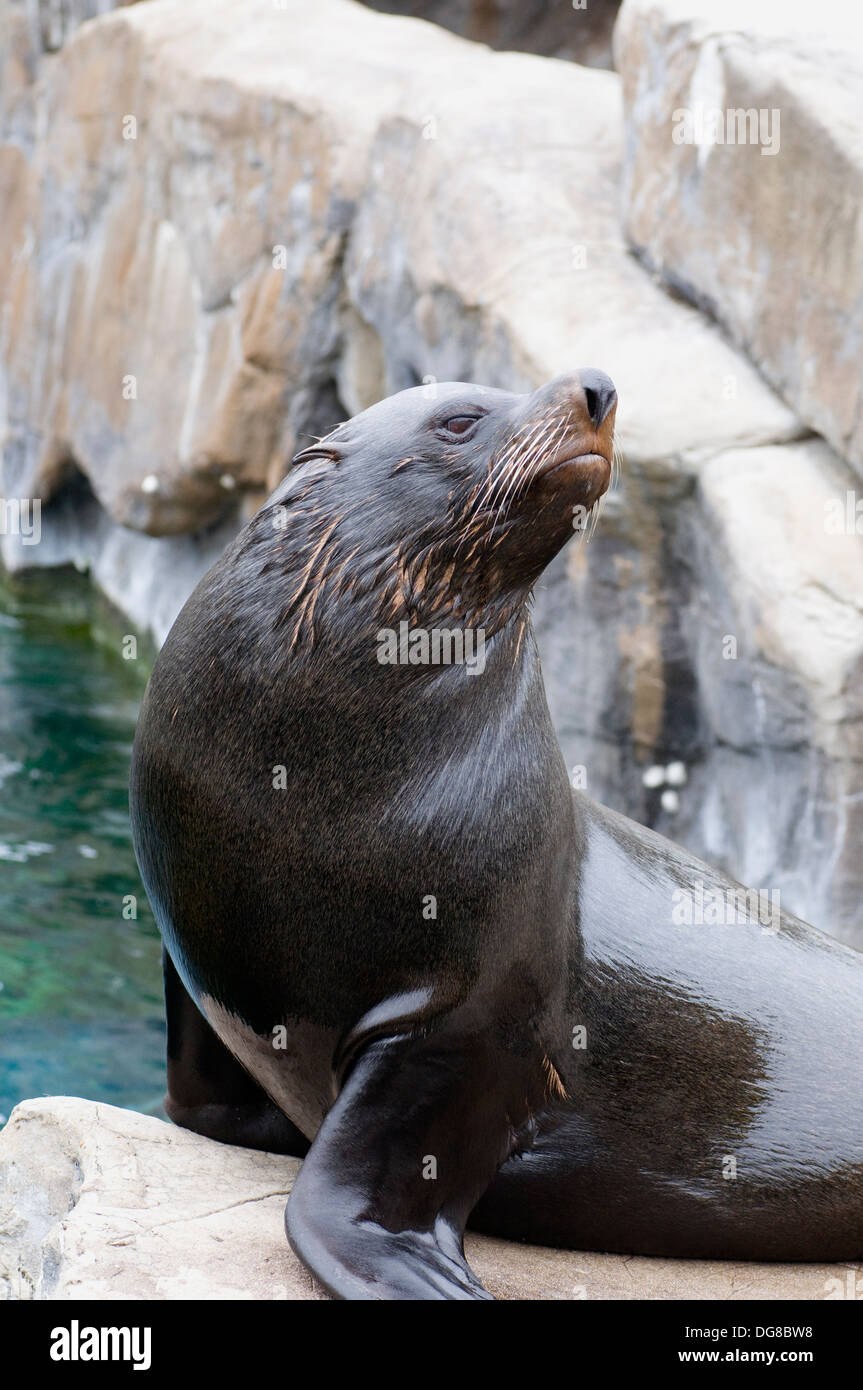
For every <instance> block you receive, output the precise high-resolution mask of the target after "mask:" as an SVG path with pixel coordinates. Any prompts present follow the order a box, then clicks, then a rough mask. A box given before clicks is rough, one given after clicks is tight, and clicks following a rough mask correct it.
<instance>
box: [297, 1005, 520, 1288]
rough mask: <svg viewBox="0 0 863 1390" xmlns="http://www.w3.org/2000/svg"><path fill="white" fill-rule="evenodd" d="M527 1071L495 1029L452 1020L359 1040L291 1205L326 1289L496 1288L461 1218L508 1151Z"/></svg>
mask: <svg viewBox="0 0 863 1390" xmlns="http://www.w3.org/2000/svg"><path fill="white" fill-rule="evenodd" d="M523 1073H524V1062H523V1060H519V1062H518V1063H516V1062H515V1061H514V1060H513V1059H511V1058H509V1057H508V1055H507V1054H504V1056H503V1057H502V1056H501V1054H500V1053H499V1052H497V1051H496V1050H495V1049H494V1048H493V1047H492V1046H490V1045H489V1042H488V1039H487V1037H483V1036H480V1035H474V1036H472V1037H468V1038H466V1037H465V1036H464V1035H462V1036H458V1035H454V1034H453V1033H452V1032H450V1031H448V1030H447V1031H441V1032H432V1033H430V1034H424V1035H421V1036H417V1035H414V1036H410V1037H399V1038H379V1039H378V1040H376V1041H374V1042H372V1043H370V1045H369V1046H368V1047H367V1048H366V1050H365V1051H363V1052H362V1054H361V1055H360V1057H359V1060H358V1061H357V1062H356V1063H355V1065H354V1068H353V1070H352V1072H351V1073H350V1075H349V1077H348V1080H347V1082H346V1084H345V1086H344V1088H343V1090H342V1092H341V1094H340V1095H339V1098H338V1100H337V1101H336V1102H335V1104H334V1105H333V1108H332V1109H331V1110H330V1112H329V1114H328V1115H327V1117H326V1119H325V1120H324V1123H323V1125H322V1126H321V1128H320V1130H319V1131H318V1134H317V1137H316V1138H315V1140H314V1143H313V1144H312V1148H311V1151H310V1152H309V1155H308V1157H307V1158H306V1160H305V1163H304V1164H303V1167H302V1169H301V1171H300V1174H299V1177H298V1178H297V1181H296V1182H295V1184H294V1189H293V1192H292V1193H291V1196H290V1199H289V1201H288V1205H287V1210H286V1212H285V1226H286V1230H287V1233H288V1239H289V1241H290V1243H291V1246H292V1248H293V1250H294V1251H295V1253H296V1254H297V1255H298V1256H299V1257H300V1259H301V1260H302V1261H303V1263H304V1264H305V1265H306V1266H307V1267H308V1269H310V1270H311V1272H312V1273H313V1274H314V1275H315V1276H316V1277H317V1278H318V1279H319V1280H320V1282H321V1283H322V1284H323V1285H324V1287H325V1288H326V1289H327V1291H328V1292H329V1293H331V1294H332V1295H333V1296H334V1297H336V1298H344V1299H489V1298H491V1294H489V1293H488V1292H487V1291H486V1290H485V1289H484V1288H483V1286H482V1284H481V1283H480V1282H479V1280H478V1279H477V1277H476V1275H475V1274H474V1273H473V1272H472V1270H471V1269H470V1267H469V1265H468V1264H467V1261H466V1260H465V1256H464V1249H463V1237H464V1228H465V1223H466V1221H467V1218H468V1216H469V1214H470V1212H471V1209H472V1208H473V1206H474V1204H475V1203H476V1201H477V1200H478V1198H479V1197H480V1195H481V1194H482V1192H484V1191H485V1189H486V1187H487V1186H488V1184H489V1183H490V1182H491V1180H492V1178H493V1177H494V1174H495V1172H496V1171H497V1168H498V1166H499V1165H500V1163H501V1162H502V1161H503V1160H504V1159H505V1158H506V1157H507V1156H508V1154H509V1153H510V1152H511V1149H512V1143H513V1130H512V1127H511V1123H510V1114H511V1113H512V1111H511V1109H510V1108H509V1104H510V1103H511V1102H512V1100H513V1097H514V1095H515V1094H516V1093H517V1094H518V1095H519V1096H520V1097H521V1103H522V1104H523V1103H524V1097H525V1095H526V1094H528V1087H527V1086H526V1085H525V1080H526V1078H525V1076H524V1074H523ZM516 1103H518V1102H516Z"/></svg>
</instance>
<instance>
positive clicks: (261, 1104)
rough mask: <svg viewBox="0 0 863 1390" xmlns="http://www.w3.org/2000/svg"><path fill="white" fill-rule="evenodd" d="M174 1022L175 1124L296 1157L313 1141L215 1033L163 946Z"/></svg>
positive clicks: (171, 1104) (170, 1106)
mask: <svg viewBox="0 0 863 1390" xmlns="http://www.w3.org/2000/svg"><path fill="white" fill-rule="evenodd" d="M162 969H163V973H164V977H165V1011H166V1014H167V1020H168V1093H167V1095H166V1096H165V1102H164V1104H165V1113H166V1114H167V1116H168V1118H169V1119H171V1120H173V1122H174V1124H175V1125H180V1126H181V1127H182V1128H183V1129H191V1130H194V1132H195V1133H196V1134H203V1135H205V1136H206V1137H207V1138H208V1139H217V1140H218V1141H219V1142H220V1143H222V1144H238V1145H240V1146H241V1147H243V1148H246V1149H265V1150H267V1151H268V1152H269V1153H281V1154H293V1155H294V1156H295V1157H297V1158H302V1156H303V1154H305V1153H306V1152H307V1150H308V1147H309V1141H308V1140H307V1139H306V1137H305V1136H304V1135H303V1134H301V1133H300V1131H299V1130H298V1129H297V1127H296V1125H294V1124H292V1123H291V1121H290V1120H289V1119H288V1117H287V1116H286V1115H283V1114H282V1112H281V1110H280V1109H279V1108H278V1106H277V1105H275V1104H274V1103H273V1101H271V1100H270V1097H269V1096H268V1095H267V1093H266V1091H264V1090H262V1089H261V1087H260V1086H259V1085H258V1083H257V1081H255V1080H253V1079H252V1077H251V1076H250V1075H249V1073H248V1072H247V1071H246V1069H245V1067H243V1066H241V1065H240V1063H239V1062H238V1061H237V1059H236V1057H234V1055H233V1053H231V1052H229V1051H228V1049H227V1048H226V1047H225V1045H224V1043H223V1042H221V1041H220V1039H219V1038H218V1037H217V1036H216V1034H215V1033H214V1032H213V1030H212V1028H211V1027H210V1025H209V1023H208V1022H207V1020H206V1019H205V1018H204V1015H203V1014H202V1013H201V1011H200V1009H199V1008H198V1006H197V1004H196V1003H195V1001H194V1000H193V999H192V997H191V996H190V994H189V993H188V991H187V989H186V986H185V985H184V984H183V981H182V980H181V979H180V976H179V975H178V974H177V968H176V966H175V965H174V962H173V961H172V960H171V957H170V956H169V954H168V952H167V951H166V950H165V948H164V947H163V948H162Z"/></svg>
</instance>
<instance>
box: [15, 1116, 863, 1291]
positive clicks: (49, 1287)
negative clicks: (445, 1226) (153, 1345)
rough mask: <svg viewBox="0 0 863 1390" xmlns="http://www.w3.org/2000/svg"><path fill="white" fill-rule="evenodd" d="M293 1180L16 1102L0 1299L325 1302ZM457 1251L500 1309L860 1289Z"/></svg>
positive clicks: (641, 1264)
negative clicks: (300, 1242) (286, 1216)
mask: <svg viewBox="0 0 863 1390" xmlns="http://www.w3.org/2000/svg"><path fill="white" fill-rule="evenodd" d="M298 1170H299V1163H298V1161H297V1160H296V1159H290V1158H282V1157H279V1156H277V1155H275V1154H261V1153H255V1152H253V1151H252V1150H250V1149H236V1148H231V1147H228V1146H227V1145H224V1144H216V1143H213V1142H212V1141H210V1140H208V1139H202V1138H200V1137H199V1136H198V1135H195V1134H190V1133H189V1132H188V1131H186V1130H180V1129H175V1128H174V1127H173V1126H172V1125H168V1124H165V1123H164V1122H163V1121H161V1120H157V1119H154V1118H152V1117H150V1116H145V1115H138V1114H136V1113H134V1112H133V1111H129V1110H118V1109H116V1108H115V1107H114V1106H111V1105H99V1104H95V1103H93V1102H92V1101H86V1100H77V1099H74V1098H72V1097H68V1096H60V1097H50V1098H47V1099H42V1100H29V1101H24V1102H23V1103H22V1104H21V1105H18V1106H16V1108H15V1109H14V1110H13V1112H12V1115H11V1116H10V1119H9V1123H8V1124H7V1125H6V1127H5V1129H3V1130H2V1131H0V1298H6V1299H16V1300H17V1299H55V1300H63V1299H71V1298H75V1299H94V1300H99V1301H101V1300H111V1299H160V1300H161V1299H188V1298H196V1299H197V1298H202V1299H213V1300H215V1299H231V1300H233V1299H313V1298H323V1297H325V1296H326V1295H325V1294H324V1293H323V1291H322V1290H321V1289H320V1288H319V1286H317V1285H316V1284H315V1282H314V1281H313V1280H312V1278H311V1277H310V1276H309V1275H308V1274H307V1273H306V1272H305V1270H304V1269H303V1268H302V1266H301V1265H300V1264H299V1261H298V1260H297V1259H296V1258H295V1257H294V1255H293V1253H292V1252H291V1250H290V1249H289V1247H288V1245H287V1241H286V1240H285V1235H284V1226H283V1213H284V1206H285V1201H286V1200H287V1195H288V1193H289V1192H290V1189H291V1185H292V1183H293V1181H294V1178H295V1177H296V1175H297V1172H298ZM466 1248H467V1253H468V1258H469V1259H470V1260H471V1263H472V1264H473V1266H474V1268H475V1269H476V1271H477V1273H478V1274H479V1275H480V1277H481V1278H482V1279H483V1280H484V1282H485V1283H486V1285H487V1287H488V1288H489V1290H490V1291H491V1292H492V1293H494V1295H495V1296H496V1297H497V1298H499V1299H505V1300H506V1299H536V1300H539V1299H604V1298H615V1299H618V1298H619V1299H635V1298H638V1299H670V1298H702V1299H728V1298H734V1299H739V1298H743V1299H757V1298H786V1299H811V1298H843V1297H848V1296H852V1297H853V1293H854V1289H855V1288H856V1286H857V1280H858V1278H859V1275H860V1270H859V1268H858V1267H856V1266H848V1267H846V1266H844V1265H758V1264H739V1263H735V1264H731V1263H724V1262H713V1261H707V1260H652V1259H645V1258H636V1259H627V1258H625V1257H623V1256H618V1255H597V1254H592V1253H591V1254H587V1253H583V1252H573V1251H560V1250H550V1249H542V1248H539V1247H536V1246H530V1245H516V1244H511V1243H510V1242H508V1241H502V1240H493V1239H490V1238H488V1237H485V1236H476V1235H469V1236H468V1240H467V1246H466ZM860 1288H861V1289H863V1282H861V1284H860Z"/></svg>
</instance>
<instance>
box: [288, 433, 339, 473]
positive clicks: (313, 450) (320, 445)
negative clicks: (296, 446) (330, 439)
mask: <svg viewBox="0 0 863 1390" xmlns="http://www.w3.org/2000/svg"><path fill="white" fill-rule="evenodd" d="M312 459H322V460H328V461H329V462H330V463H341V459H342V454H341V450H340V449H338V448H337V447H336V445H335V444H327V442H326V441H325V440H318V442H317V444H309V445H307V447H306V448H305V449H301V450H300V452H299V453H298V454H294V457H293V458H292V459H291V467H292V468H296V467H298V466H299V464H301V463H309V462H310V460H312Z"/></svg>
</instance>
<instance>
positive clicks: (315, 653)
mask: <svg viewBox="0 0 863 1390" xmlns="http://www.w3.org/2000/svg"><path fill="white" fill-rule="evenodd" d="M615 408H616V396H615V392H614V388H613V386H612V384H611V382H610V381H609V380H608V378H607V377H605V376H604V375H603V374H602V373H599V372H594V371H583V372H580V373H575V374H572V375H570V376H565V377H561V378H559V379H557V380H555V381H553V382H551V383H549V384H548V385H546V386H543V387H542V388H540V389H539V390H537V391H535V392H533V393H528V394H525V395H519V394H511V393H508V392H504V391H499V390H490V389H484V388H481V387H478V386H474V385H470V384H465V383H449V384H446V385H439V386H437V387H434V388H426V387H418V388H414V389H412V390H408V391H404V392H401V393H400V394H398V395H396V396H394V397H391V398H389V399H387V400H384V401H382V402H380V403H379V404H377V405H375V406H373V407H372V408H371V409H369V410H366V411H364V412H363V413H362V414H360V415H358V416H357V417H355V418H354V419H352V420H350V421H348V422H347V423H346V424H344V425H342V426H340V427H339V428H337V429H336V430H334V431H333V433H332V434H330V435H328V436H327V437H326V438H324V439H322V440H320V441H319V442H317V443H315V444H313V445H312V446H311V447H310V448H307V449H304V450H303V451H302V452H301V453H300V454H298V455H297V458H296V460H295V462H294V467H293V469H292V470H291V471H290V472H289V474H288V476H287V477H286V478H285V480H284V481H283V482H282V483H281V485H280V486H279V487H278V488H277V489H276V491H275V492H274V493H273V495H272V496H271V497H270V498H269V500H268V501H267V503H266V504H265V505H264V506H263V508H262V509H261V510H260V511H259V512H258V513H257V515H256V516H255V517H254V518H253V519H252V521H251V522H250V523H249V524H248V526H247V527H246V528H245V530H244V531H243V532H242V533H241V534H240V535H239V536H238V537H237V539H236V541H235V542H234V543H233V544H232V545H231V546H230V548H229V549H228V550H227V552H226V553H225V554H224V556H223V557H222V558H221V559H220V560H219V561H218V562H217V564H216V565H215V566H214V567H213V568H212V569H211V570H210V572H209V573H208V574H207V575H206V576H205V578H204V579H203V580H202V582H201V583H200V585H199V586H198V588H197V589H196V591H195V592H194V594H193V595H192V597H191V598H190V599H189V601H188V603H187V604H186V606H185V608H184V609H183V611H182V613H181V614H180V616H179V617H178V619H177V621H176V623H175V625H174V628H173V630H172V632H171V634H170V636H169V638H168V640H167V641H166V643H165V645H164V647H163V649H162V651H161V653H160V655H159V657H158V660H157V662H156V665H155V669H154V671H153V675H152V678H151V681H150V684H149V687H148V690H147V694H146V697H145V700H144V704H143V707H142V711H141V716H140V720H139V724H138V730H137V735H136V740H135V748H134V754H133V763H132V777H131V809H132V825H133V833H134V841H135V848H136V852H137V856H138V862H139V864H140V867H141V873H142V875H143V879H144V883H145V886H146V889H147V892H148V894H149V897H150V900H151V902H152V905H153V909H154V912H155V915H156V919H157V921H158V924H159V927H160V929H161V932H162V934H163V938H164V942H165V946H166V961H165V965H166V998H167V1010H168V1097H167V1101H166V1104H167V1109H168V1113H169V1114H170V1115H171V1117H172V1118H173V1119H174V1120H175V1121H177V1122H178V1123H180V1124H184V1125H187V1126H188V1127H190V1128H192V1129H195V1130H198V1131H199V1132H201V1133H204V1134H208V1135H211V1136H212V1137H214V1138H217V1139H220V1140H224V1141H226V1142H230V1143H239V1144H249V1145H252V1146H258V1147H263V1148H270V1149H274V1150H277V1151H281V1152H287V1153H305V1152H306V1150H307V1149H308V1155H307V1157H306V1158H305V1162H304V1164H303V1167H302V1170H301V1172H300V1175H299V1178H298V1180H297V1182H296V1184H295V1187H294V1190H293V1193H292V1195H291V1198H290V1201H289V1203H288V1206H287V1212H286V1227H287V1232H288V1237H289V1239H290V1242H291V1244H292V1246H293V1248H294V1250H295V1251H296V1252H297V1253H298V1255H299V1256H300V1258H301V1259H302V1260H303V1261H304V1262H305V1264H306V1266H307V1267H308V1268H309V1269H310V1270H311V1271H312V1272H313V1273H314V1274H315V1275H316V1276H317V1277H318V1279H319V1280H320V1281H321V1282H322V1283H323V1285H324V1286H325V1288H326V1289H328V1290H329V1292H330V1293H331V1294H333V1295H335V1296H337V1297H341V1298H350V1299H375V1298H376V1299H390V1298H392V1299H426V1298H431V1299H437V1298H443V1299H458V1298H468V1299H483V1298H488V1297H489V1295H488V1293H487V1292H486V1291H485V1290H484V1289H483V1287H482V1286H481V1284H480V1283H479V1281H478V1280H477V1279H476V1277H475V1275H474V1274H473V1272H472V1271H471V1269H470V1268H469V1266H468V1265H467V1263H466V1261H465V1257H464V1252H463V1233H464V1228H465V1223H466V1222H467V1221H468V1218H471V1222H472V1224H473V1225H475V1226H477V1227H478V1228H480V1229H482V1230H485V1231H489V1232H492V1233H495V1234H497V1235H502V1236H509V1237H513V1238H516V1239H523V1240H530V1241H538V1242H545V1243H549V1244H554V1245H558V1246H571V1247H575V1248H590V1249H598V1250H607V1251H622V1252H629V1253H641V1254H648V1255H650V1254H653V1255H681V1256H695V1257H728V1258H734V1259H759V1260H764V1259H777V1260H841V1259H858V1258H859V1257H860V1256H861V1255H863V1098H861V1084H860V1057H861V1055H863V957H861V956H860V955H858V954H857V953H856V952H854V951H852V950H850V949H848V948H846V947H843V946H842V945H840V944H839V943H837V942H836V941H835V940H833V939H832V938H830V937H829V936H826V935H824V934H822V933H821V932H819V931H816V930H815V929H814V928H812V927H809V926H807V925H806V924H805V923H803V922H800V921H798V920H796V919H795V918H793V917H791V916H789V915H788V914H786V913H782V914H775V913H774V915H773V916H768V918H767V919H766V920H759V915H758V913H757V912H753V911H751V910H750V907H749V906H747V904H746V903H744V907H743V909H742V910H740V911H738V910H737V909H735V912H734V914H733V916H732V920H728V916H727V914H726V915H723V911H720V912H719V913H718V916H717V914H716V913H715V912H712V913H711V914H710V915H709V914H708V913H706V912H703V913H702V914H701V915H702V917H703V920H701V921H699V920H697V918H698V915H699V914H698V912H696V913H695V914H694V915H693V913H692V912H690V914H689V917H690V920H689V921H687V920H686V913H685V912H684V913H683V916H682V917H681V914H680V911H679V907H680V904H681V902H682V903H684V904H686V903H687V902H689V903H690V905H691V904H692V902H693V901H695V900H696V899H697V901H698V902H699V903H702V904H703V903H704V902H709V903H712V904H713V905H714V908H715V904H716V902H717V901H719V903H720V904H727V903H728V902H729V901H731V900H733V901H734V902H735V903H737V904H738V907H739V904H740V898H739V895H740V894H741V893H742V892H743V890H742V889H740V887H739V885H737V884H734V883H733V882H732V881H731V880H729V879H727V878H726V877H724V876H723V875H722V874H720V873H717V872H716V871H714V870H713V869H710V868H709V867H707V866H706V865H705V864H702V863H700V862H699V861H698V860H696V859H695V858H693V857H692V856H691V855H689V854H687V853H686V852H685V851H684V850H682V849H680V848H678V847H677V846H675V845H674V844H672V843H670V842H669V841H666V840H664V839H662V838H660V837H659V836H657V835H655V834H653V833H652V832H651V831H649V830H646V829H644V828H642V827H641V826H639V825H637V824H635V823H634V822H631V821H628V820H626V819H625V818H623V817H621V816H619V815H616V814H614V813H612V812H611V811H609V810H606V809H604V808H603V807H601V806H599V805H597V804H595V803H594V802H592V801H591V800H590V799H589V798H588V797H586V796H585V795H584V794H582V793H580V792H573V791H572V789H571V788H570V786H569V782H568V778H567V774H566V769H565V767H564V763H563V759H562V756H561V753H560V750H559V747H558V744H557V740H556V737H555V734H554V730H553V728H552V724H551V720H550V717H549V713H548V708H547V705H546V700H545V692H544V688H543V682H542V675H541V672H540V666H539V661H538V657H537V652H536V648H535V644H534V639H533V636H532V632H531V626H530V619H529V615H528V604H529V598H530V594H531V589H532V587H533V585H534V584H535V582H536V580H537V579H538V577H539V575H540V574H541V573H542V571H543V569H544V567H545V566H546V565H547V564H548V562H549V561H550V560H551V558H552V557H553V556H554V555H555V553H556V552H557V551H558V550H559V549H560V548H561V547H562V546H563V545H564V543H565V542H566V541H567V539H568V538H570V537H571V536H572V534H573V519H574V517H575V518H576V520H578V519H579V518H580V519H581V520H583V519H584V517H585V516H588V515H595V504H596V503H597V501H598V500H599V498H600V497H601V495H602V494H603V493H604V491H605V490H606V488H607V487H608V484H609V479H610V476H611V459H612V434H613V422H614V414H615ZM403 624H404V625H406V628H404V629H403V628H402V627H401V625H403ZM404 631H407V633H408V640H407V641H406V642H402V641H401V635H400V636H399V639H398V641H396V644H395V646H394V647H393V646H390V647H389V648H388V649H387V648H386V644H385V642H384V641H383V639H382V636H381V634H382V633H383V634H384V635H386V634H387V633H388V632H389V633H391V634H392V633H403V632H404ZM418 631H419V632H422V633H425V634H426V639H427V640H426V642H425V644H424V643H423V641H422V640H420V641H419V642H418V643H416V642H415V640H414V638H415V634H416V633H417V632H418ZM435 631H437V632H438V633H444V634H446V633H448V634H449V635H450V636H452V635H453V634H454V633H456V634H458V633H460V634H462V636H463V637H465V636H466V634H467V632H471V633H473V634H475V635H478V634H480V633H482V635H483V642H484V646H483V664H482V670H481V672H480V671H478V669H477V663H476V661H474V663H473V667H471V664H470V661H469V660H468V659H467V657H466V656H465V652H466V651H467V643H466V642H464V643H463V651H462V658H463V659H458V652H456V657H455V659H453V658H452V652H450V659H446V657H445V656H444V657H441V656H440V653H439V659H438V660H437V661H435V659H434V654H433V652H434V649H433V645H432V642H431V637H430V634H434V632H435ZM387 650H388V653H389V654H388V655H385V651H387ZM476 652H477V648H476V647H474V648H473V654H474V656H476ZM394 654H395V655H394ZM309 1146H310V1147H309Z"/></svg>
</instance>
